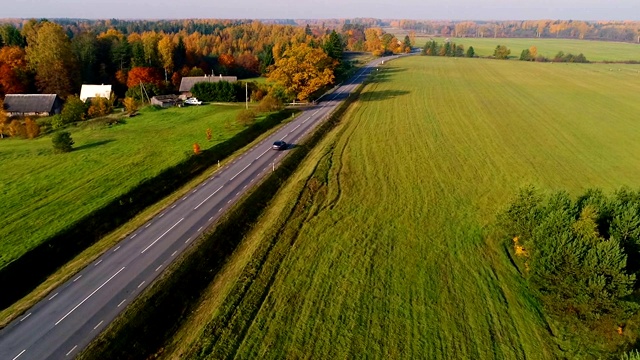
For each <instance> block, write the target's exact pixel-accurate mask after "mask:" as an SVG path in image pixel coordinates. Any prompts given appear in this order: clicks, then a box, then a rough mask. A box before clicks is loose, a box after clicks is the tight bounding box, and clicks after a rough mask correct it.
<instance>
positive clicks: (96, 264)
mask: <svg viewBox="0 0 640 360" xmlns="http://www.w3.org/2000/svg"><path fill="white" fill-rule="evenodd" d="M101 262H102V259H100V260H98V262H97V263H95V264H93V266H98V265H100V263H101Z"/></svg>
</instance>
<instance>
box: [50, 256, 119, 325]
mask: <svg viewBox="0 0 640 360" xmlns="http://www.w3.org/2000/svg"><path fill="white" fill-rule="evenodd" d="M122 270H124V266H123V267H122V269H120V270H118V272H117V273H115V274H113V275H111V277H110V278H109V279H107V281H105V282H103V283H102V285H100V286H98V288H97V289H95V290H93V292H92V293H91V294H89V296H87V297H86V298H84V300H82V301H80V303H79V304H78V305H76V306H75V307H74V308H73V309H71V310H69V312H68V313H67V314H66V315H65V316H63V317H62V318H61V319H60V320H58V321H57V322H56V323H55V324H54V326H55V325H58V324H60V322H61V321H62V320H64V319H66V318H67V316H69V315H70V314H71V313H72V312H74V311H76V309H77V308H79V307H80V306H81V305H82V304H84V302H85V301H87V300H89V298H90V297H92V296H93V295H94V294H95V293H97V292H98V290H100V289H102V288H103V287H104V286H105V285H107V283H108V282H109V281H111V280H112V279H113V278H114V277H116V275H118V274H120V272H122Z"/></svg>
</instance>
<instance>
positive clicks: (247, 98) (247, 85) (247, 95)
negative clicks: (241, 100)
mask: <svg viewBox="0 0 640 360" xmlns="http://www.w3.org/2000/svg"><path fill="white" fill-rule="evenodd" d="M244 97H245V103H246V106H245V109H247V110H249V84H248V83H244Z"/></svg>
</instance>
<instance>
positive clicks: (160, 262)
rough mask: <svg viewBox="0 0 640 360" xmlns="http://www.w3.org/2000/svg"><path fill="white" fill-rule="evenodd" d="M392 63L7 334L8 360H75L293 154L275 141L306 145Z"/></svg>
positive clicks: (4, 351) (196, 194)
mask: <svg viewBox="0 0 640 360" xmlns="http://www.w3.org/2000/svg"><path fill="white" fill-rule="evenodd" d="M390 59H391V57H390V58H381V59H377V60H375V61H373V62H371V63H369V64H368V65H367V66H366V67H364V68H363V69H362V70H361V71H360V72H358V73H357V74H356V75H355V76H354V77H353V78H352V79H351V80H349V81H348V82H345V83H344V84H343V85H340V86H339V87H338V88H337V89H336V90H335V91H334V92H333V93H331V94H329V95H325V96H324V101H322V102H320V103H318V104H317V105H315V106H314V107H312V108H310V109H308V110H306V111H304V112H302V113H301V114H300V115H299V116H298V117H297V118H296V119H295V120H294V121H292V122H290V123H289V124H287V125H286V126H283V127H282V128H281V129H279V130H278V131H277V132H275V133H274V134H272V135H271V136H270V137H268V138H267V139H265V140H264V141H262V142H260V143H259V144H257V145H255V146H254V147H253V148H252V149H251V150H249V151H247V152H246V153H244V154H243V155H242V156H240V157H239V158H237V159H236V160H235V161H234V162H233V163H231V164H229V165H227V166H225V167H224V168H223V169H221V170H219V171H217V172H216V173H215V174H214V175H213V176H212V177H210V178H208V179H207V180H206V181H204V182H203V183H201V184H200V185H198V186H197V187H196V188H194V189H193V190H191V191H190V192H189V193H188V194H187V195H185V196H184V197H182V198H181V199H179V200H178V201H176V202H175V203H173V204H171V205H170V206H169V207H167V208H166V209H164V210H163V211H161V212H160V213H158V215H156V216H155V217H154V218H153V219H152V220H150V221H149V222H148V223H146V224H144V225H143V226H142V227H140V228H138V229H137V230H135V231H134V232H132V233H131V234H130V235H129V236H127V237H126V238H125V239H123V240H122V241H121V242H120V243H118V244H117V245H116V246H114V247H113V248H111V249H109V250H108V251H106V252H105V253H104V254H103V255H102V256H100V257H99V258H98V259H97V260H96V261H95V262H93V263H92V264H90V265H89V266H87V267H86V268H84V269H83V270H82V271H80V272H79V273H77V274H76V275H75V276H73V277H72V278H71V279H70V280H69V281H67V282H66V283H64V284H62V285H61V286H59V287H58V288H56V289H55V290H53V291H52V292H51V293H50V294H49V295H48V296H47V297H46V298H45V299H43V300H42V301H40V302H39V303H38V304H36V305H35V306H33V307H32V308H31V309H29V310H28V311H26V312H25V313H24V315H22V316H21V317H20V318H18V319H16V320H15V321H13V322H12V323H11V324H9V325H8V326H7V327H5V328H4V329H2V330H1V331H0V359H3V360H4V359H7V360H17V359H20V360H26V359H38V360H41V359H66V358H69V359H70V358H73V357H74V356H75V355H76V354H78V352H79V351H81V350H82V349H83V348H84V347H86V346H87V345H88V344H89V342H90V341H91V340H92V339H93V338H94V337H95V336H97V335H98V334H99V333H100V332H101V331H102V330H103V329H104V328H105V327H106V326H107V325H108V324H109V323H110V322H111V321H112V320H113V319H114V318H115V317H116V316H117V315H118V314H119V313H120V312H121V311H122V310H124V308H125V307H126V306H127V305H128V304H129V303H130V302H131V301H132V300H134V299H135V297H136V296H138V295H139V294H140V293H141V292H142V291H144V289H145V288H146V287H147V286H149V284H151V283H152V282H153V280H154V279H155V278H156V277H157V276H158V275H159V274H160V273H161V272H162V270H163V269H165V268H166V267H167V266H168V265H169V264H170V263H171V262H172V261H173V260H174V259H175V258H176V257H177V256H179V254H180V253H181V252H183V251H184V250H185V249H186V248H187V247H188V246H190V244H191V243H192V242H193V240H194V239H196V238H197V237H198V236H199V235H200V234H201V233H202V232H203V231H204V230H205V229H206V228H208V227H209V226H211V225H212V224H213V223H214V222H215V221H216V220H217V219H218V218H219V217H220V216H221V215H222V214H223V213H224V211H225V210H226V209H228V208H229V207H231V206H232V205H233V204H234V203H235V202H236V201H237V200H238V199H239V198H240V197H241V196H242V194H243V193H244V192H245V191H247V190H248V189H249V188H251V187H252V186H254V185H255V184H256V183H257V182H259V181H260V180H261V179H262V178H263V177H264V176H265V175H267V174H268V173H270V172H271V171H272V169H273V168H274V167H276V166H278V163H279V162H280V161H281V160H282V157H283V156H286V154H287V152H288V151H292V150H284V151H276V150H272V149H271V145H272V144H273V142H274V141H276V140H284V141H286V142H287V143H293V144H295V143H296V142H298V141H299V140H301V139H302V138H303V137H304V136H306V135H307V134H309V133H310V132H311V131H312V130H313V129H314V128H315V127H316V126H317V125H318V124H319V123H320V122H322V121H323V120H325V119H326V118H327V117H328V115H329V114H330V113H331V112H332V111H333V110H334V109H335V108H336V107H337V106H338V105H339V104H340V103H341V102H342V101H343V100H344V98H346V97H347V96H348V95H349V94H350V93H351V92H353V91H354V89H355V88H356V87H357V86H358V85H359V84H361V83H362V82H363V80H364V79H365V77H366V76H368V75H369V73H370V72H371V71H375V69H376V67H377V66H378V65H379V64H380V62H382V61H383V60H385V61H386V60H390Z"/></svg>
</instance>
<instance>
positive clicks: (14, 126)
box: [9, 120, 27, 137]
mask: <svg viewBox="0 0 640 360" xmlns="http://www.w3.org/2000/svg"><path fill="white" fill-rule="evenodd" d="M9 136H11V137H26V136H27V129H26V128H25V127H24V124H23V123H21V122H20V121H19V120H12V121H11V122H10V123H9Z"/></svg>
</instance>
